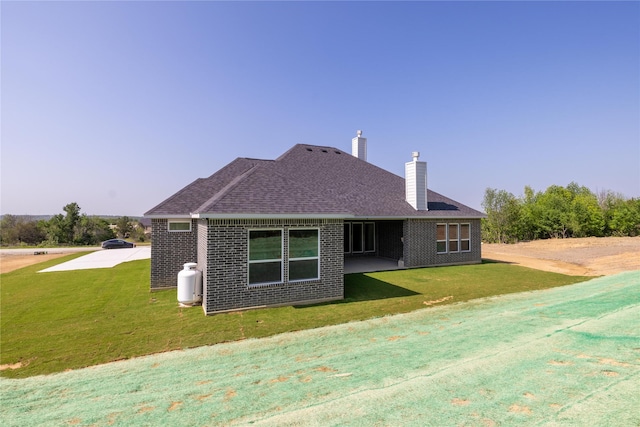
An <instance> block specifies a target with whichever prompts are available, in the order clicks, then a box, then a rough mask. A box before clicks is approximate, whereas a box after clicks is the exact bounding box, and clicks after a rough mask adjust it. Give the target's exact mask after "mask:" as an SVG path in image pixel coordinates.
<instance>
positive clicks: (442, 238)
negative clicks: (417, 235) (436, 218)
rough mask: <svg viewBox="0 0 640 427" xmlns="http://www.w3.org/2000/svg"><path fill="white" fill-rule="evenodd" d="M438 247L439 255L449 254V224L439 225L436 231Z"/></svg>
mask: <svg viewBox="0 0 640 427" xmlns="http://www.w3.org/2000/svg"><path fill="white" fill-rule="evenodd" d="M436 242H437V243H436V247H437V252H438V253H439V254H444V253H447V224H438V225H437V230H436Z"/></svg>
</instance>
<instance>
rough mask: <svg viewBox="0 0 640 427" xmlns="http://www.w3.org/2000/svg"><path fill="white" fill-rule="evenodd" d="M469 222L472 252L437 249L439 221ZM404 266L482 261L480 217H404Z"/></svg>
mask: <svg viewBox="0 0 640 427" xmlns="http://www.w3.org/2000/svg"><path fill="white" fill-rule="evenodd" d="M450 223H456V224H470V226H471V236H470V237H471V241H470V247H471V251H470V252H455V253H444V254H439V253H437V249H436V225H437V224H450ZM403 228H404V265H405V267H427V266H437V265H452V264H476V263H480V262H482V254H481V250H482V247H481V235H480V220H479V219H454V218H452V219H447V220H442V219H407V220H405V221H404V227H403Z"/></svg>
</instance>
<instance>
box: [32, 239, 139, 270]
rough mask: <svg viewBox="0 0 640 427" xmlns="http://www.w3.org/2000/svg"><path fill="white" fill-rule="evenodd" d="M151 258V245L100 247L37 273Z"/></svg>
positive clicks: (103, 266)
mask: <svg viewBox="0 0 640 427" xmlns="http://www.w3.org/2000/svg"><path fill="white" fill-rule="evenodd" d="M148 258H151V247H150V246H141V247H136V248H126V249H100V250H97V251H96V252H93V253H90V254H87V255H85V256H82V257H80V258H76V259H72V260H71V261H67V262H63V263H62V264H58V265H54V266H53V267H49V268H45V269H44V270H41V271H39V273H49V272H52V271H70V270H86V269H90V268H111V267H114V266H116V265H118V264H120V263H123V262H127V261H135V260H138V259H148Z"/></svg>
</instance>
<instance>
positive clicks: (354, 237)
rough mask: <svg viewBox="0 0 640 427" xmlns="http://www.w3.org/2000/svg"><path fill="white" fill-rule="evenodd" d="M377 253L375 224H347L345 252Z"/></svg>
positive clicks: (345, 225) (345, 228)
mask: <svg viewBox="0 0 640 427" xmlns="http://www.w3.org/2000/svg"><path fill="white" fill-rule="evenodd" d="M375 251H376V223H375V222H345V224H344V252H345V253H354V254H361V253H363V252H375Z"/></svg>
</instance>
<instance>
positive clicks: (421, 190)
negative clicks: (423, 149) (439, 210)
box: [404, 151, 427, 211]
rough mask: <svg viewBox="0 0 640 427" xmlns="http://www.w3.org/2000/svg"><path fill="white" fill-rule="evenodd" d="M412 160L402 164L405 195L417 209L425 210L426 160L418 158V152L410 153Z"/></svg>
mask: <svg viewBox="0 0 640 427" xmlns="http://www.w3.org/2000/svg"><path fill="white" fill-rule="evenodd" d="M411 156H412V157H413V160H412V161H410V162H407V163H405V165H404V178H405V179H404V182H405V195H406V198H407V202H409V204H410V205H411V206H413V208H414V209H415V210H417V211H426V210H427V162H421V161H419V160H418V158H419V157H420V153H419V152H417V151H414V152H413V153H411Z"/></svg>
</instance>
